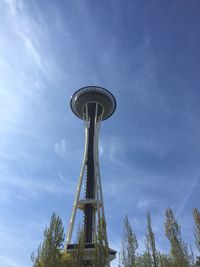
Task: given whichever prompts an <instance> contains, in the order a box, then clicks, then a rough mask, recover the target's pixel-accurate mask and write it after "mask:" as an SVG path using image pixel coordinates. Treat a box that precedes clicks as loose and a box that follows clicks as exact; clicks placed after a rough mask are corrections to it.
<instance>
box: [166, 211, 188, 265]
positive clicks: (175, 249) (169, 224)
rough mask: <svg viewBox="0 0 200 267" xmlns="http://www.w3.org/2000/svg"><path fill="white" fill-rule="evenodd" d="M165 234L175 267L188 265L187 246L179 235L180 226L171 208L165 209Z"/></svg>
mask: <svg viewBox="0 0 200 267" xmlns="http://www.w3.org/2000/svg"><path fill="white" fill-rule="evenodd" d="M165 234H166V236H167V238H168V239H169V241H170V244H171V255H172V259H173V262H174V266H175V267H189V266H190V261H189V256H188V252H187V246H186V244H185V243H184V242H183V240H182V237H181V228H180V226H179V224H178V223H177V220H176V218H175V216H174V214H173V211H172V209H170V208H168V209H167V210H166V222H165Z"/></svg>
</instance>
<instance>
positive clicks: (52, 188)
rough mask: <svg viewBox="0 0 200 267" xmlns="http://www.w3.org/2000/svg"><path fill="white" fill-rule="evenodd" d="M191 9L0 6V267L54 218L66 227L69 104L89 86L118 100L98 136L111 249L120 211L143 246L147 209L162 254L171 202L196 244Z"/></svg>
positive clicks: (197, 59)
mask: <svg viewBox="0 0 200 267" xmlns="http://www.w3.org/2000/svg"><path fill="white" fill-rule="evenodd" d="M199 11H200V2H199V0H193V1H189V0H188V1H186V0H181V1H178V0H173V1H172V0H169V1H158V0H152V1H149V0H143V1H141V0H132V1H131V0H127V1H120V0H112V1H111V0H106V1H104V0H102V1H91V0H67V1H62V0H58V1H55V0H54V1H53V0H51V1H39V0H30V1H25V0H18V1H17V0H3V1H1V3H0V28H1V30H0V125H1V126H0V210H1V212H0V240H1V242H0V267H19V266H20V267H29V266H31V260H30V254H31V253H32V252H33V251H34V250H36V249H37V247H38V245H39V243H40V242H41V241H42V238H43V230H44V227H45V225H47V224H48V223H49V219H50V216H51V214H52V213H53V212H54V211H55V212H56V213H57V214H59V215H60V216H61V217H62V219H63V223H64V225H65V227H67V225H68V222H69V217H70V214H71V209H72V204H73V200H74V193H75V190H76V184H77V180H78V176H79V172H80V166H81V161H82V156H83V143H84V131H83V123H82V122H81V120H79V119H77V118H76V117H75V116H74V114H73V113H72V112H71V110H70V106H69V100H70V96H71V95H72V94H73V93H74V91H75V90H77V89H79V88H80V87H83V86H86V85H99V86H103V87H105V88H107V89H109V90H110V91H111V92H112V93H113V94H114V95H115V97H116V99H117V110H116V113H115V114H114V115H113V116H112V117H111V118H110V119H109V120H107V121H104V122H103V123H102V128H101V135H100V165H101V172H102V183H103V190H104V199H105V209H106V219H107V225H108V226H107V227H108V236H109V240H110V245H111V247H112V248H115V249H117V250H119V249H120V245H121V236H122V221H123V217H124V215H125V214H127V215H128V216H129V219H130V222H131V224H132V226H133V228H134V230H135V232H136V236H137V238H138V240H139V246H140V250H142V249H143V244H142V243H143V240H144V233H145V230H146V218H145V217H146V215H145V214H146V210H150V212H151V215H152V223H153V229H154V231H155V235H156V239H157V246H158V248H159V249H160V250H162V251H166V250H168V249H169V244H168V241H167V239H166V237H165V236H164V212H165V209H166V208H167V207H171V208H173V210H174V213H175V214H176V216H177V218H178V221H179V222H180V223H181V225H182V233H183V237H184V240H185V241H187V242H188V243H194V238H193V221H192V216H191V212H192V209H193V208H194V207H197V208H200V201H199V198H200V197H199V188H200V179H199V177H200V167H199V166H200V164H199V163H200V138H199V136H200V124H199V118H200V105H199V102H200V100H199V99H200V89H199V84H200V75H199V68H200V50H199V47H200V27H199V25H200V16H199ZM115 265H116V264H113V266H115Z"/></svg>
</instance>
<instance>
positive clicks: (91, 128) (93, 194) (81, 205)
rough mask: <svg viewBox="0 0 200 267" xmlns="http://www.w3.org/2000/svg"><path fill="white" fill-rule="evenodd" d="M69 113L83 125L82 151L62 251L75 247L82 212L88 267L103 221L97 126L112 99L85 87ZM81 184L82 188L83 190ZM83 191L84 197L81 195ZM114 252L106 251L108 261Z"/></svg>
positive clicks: (112, 105) (104, 92) (98, 89)
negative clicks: (76, 184)
mask: <svg viewBox="0 0 200 267" xmlns="http://www.w3.org/2000/svg"><path fill="white" fill-rule="evenodd" d="M70 105H71V109H72V111H73V113H74V114H75V115H76V116H77V117H78V118H80V119H82V120H83V122H84V127H85V147H84V156H83V162H82V167H81V171H80V176H79V180H78V186H77V190H76V194H75V200H74V205H73V209H72V214H71V219H70V223H69V228H68V232H67V241H66V249H67V251H68V252H69V253H70V251H72V250H73V249H74V248H75V246H76V244H73V243H71V241H72V240H71V239H72V234H73V228H74V223H75V219H76V213H77V210H78V209H80V210H82V211H83V230H84V235H85V253H84V255H85V256H84V257H85V259H84V263H85V266H91V265H92V261H93V260H92V257H93V253H94V249H95V240H96V239H95V238H96V234H97V228H98V223H99V222H100V220H102V218H103V219H104V220H105V213H104V202H103V192H102V185H101V175H100V168H99V155H98V139H99V130H100V125H101V122H102V121H103V120H106V119H108V118H109V117H110V116H112V114H113V113H114V112H115V109H116V100H115V97H114V96H113V95H112V94H111V93H110V92H109V91H108V90H107V89H105V88H102V87H98V86H87V87H83V88H81V89H79V90H78V91H76V92H75V93H74V95H73V96H72V98H71V101H70ZM83 184H84V186H85V187H84V186H83ZM83 187H84V192H85V193H84V197H83V199H81V191H82V189H83ZM115 254H116V251H115V250H112V249H110V248H109V261H111V260H113V259H114V258H115Z"/></svg>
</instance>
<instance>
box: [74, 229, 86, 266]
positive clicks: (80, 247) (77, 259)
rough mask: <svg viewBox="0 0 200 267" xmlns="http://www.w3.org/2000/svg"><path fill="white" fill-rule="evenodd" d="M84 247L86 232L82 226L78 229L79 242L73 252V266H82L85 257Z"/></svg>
mask: <svg viewBox="0 0 200 267" xmlns="http://www.w3.org/2000/svg"><path fill="white" fill-rule="evenodd" d="M84 248H85V233H84V230H83V229H82V228H81V229H80V228H79V229H78V231H77V242H76V245H75V247H74V250H73V251H72V253H71V262H72V267H82V266H83V259H84Z"/></svg>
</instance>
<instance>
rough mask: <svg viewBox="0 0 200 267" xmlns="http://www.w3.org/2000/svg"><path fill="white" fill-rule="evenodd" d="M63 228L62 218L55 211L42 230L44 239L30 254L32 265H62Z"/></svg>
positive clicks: (54, 266)
mask: <svg viewBox="0 0 200 267" xmlns="http://www.w3.org/2000/svg"><path fill="white" fill-rule="evenodd" d="M63 241H64V228H63V225H62V220H61V219H60V218H59V217H58V216H56V214H55V213H53V215H52V216H51V220H50V225H49V227H46V229H45V231H44V241H43V243H42V244H41V245H40V246H39V248H38V250H37V255H35V254H34V253H33V254H32V261H33V267H62V266H61V265H62V253H61V249H62V247H63Z"/></svg>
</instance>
